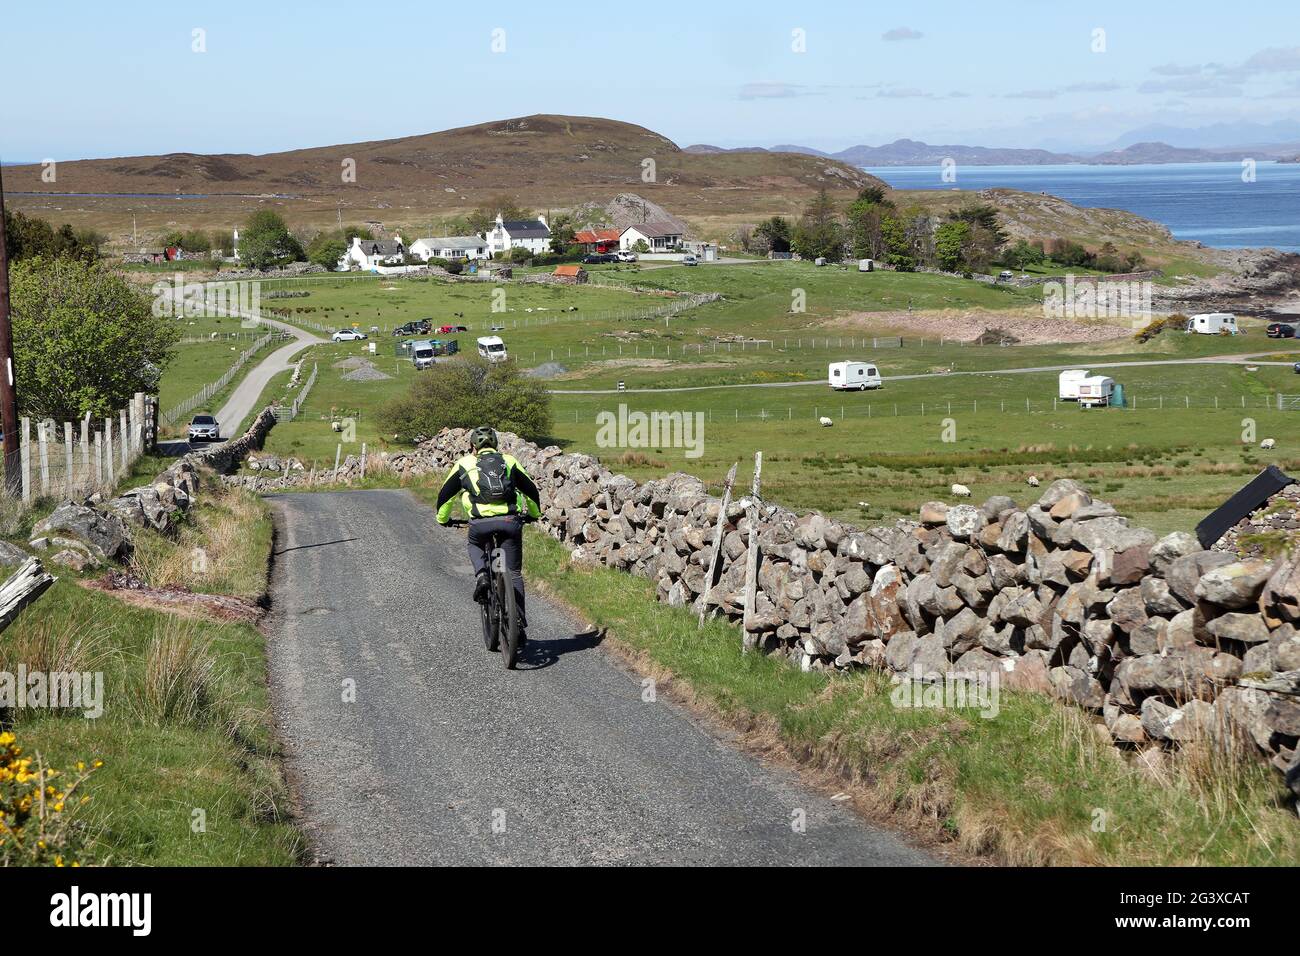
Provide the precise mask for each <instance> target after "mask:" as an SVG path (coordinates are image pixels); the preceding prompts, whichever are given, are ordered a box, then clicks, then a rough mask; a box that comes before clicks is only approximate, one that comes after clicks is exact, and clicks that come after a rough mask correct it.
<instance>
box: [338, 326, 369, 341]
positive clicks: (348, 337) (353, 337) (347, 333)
mask: <svg viewBox="0 0 1300 956" xmlns="http://www.w3.org/2000/svg"><path fill="white" fill-rule="evenodd" d="M365 337H366V333H364V332H359V331H357V330H356V329H339V330H338V331H337V332H335V333H334V334H333V335H331V336H330V338H331V339H333V340H334V341H335V342H359V341H361V340H362V339H364V338H365Z"/></svg>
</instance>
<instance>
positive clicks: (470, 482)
mask: <svg viewBox="0 0 1300 956" xmlns="http://www.w3.org/2000/svg"><path fill="white" fill-rule="evenodd" d="M489 452H493V453H497V454H501V453H499V452H497V450H496V449H495V448H481V449H479V451H478V454H471V455H465V456H463V457H461V458H458V459H457V460H456V464H454V465H452V466H451V471H449V472H447V477H446V478H444V479H443V482H442V488H441V490H439V492H438V524H446V523H447V522H448V521H450V520H451V511H452V507H453V506H454V505H455V503H456V498H457V496H458V495H459V497H460V506H461V509H462V510H463V511H464V512H465V514H466V515H468V516H469V517H471V518H496V517H500V516H501V515H510V514H527V515H530V516H531V517H534V518H538V517H541V514H542V504H541V496H540V494H539V493H538V491H537V485H536V484H534V483H533V479H532V478H530V477H529V475H528V472H526V471H525V470H524V466H523V465H521V464H519V460H518V459H517V458H515V456H514V455H506V454H501V457H502V458H503V459H504V460H505V463H506V470H507V472H508V473H509V475H510V477H511V479H512V480H513V482H514V486H515V500H514V501H507V502H505V503H497V502H488V501H483V500H481V498H480V496H479V488H478V459H479V455H486V454H488V453H489Z"/></svg>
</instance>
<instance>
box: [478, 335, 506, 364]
mask: <svg viewBox="0 0 1300 956" xmlns="http://www.w3.org/2000/svg"><path fill="white" fill-rule="evenodd" d="M478 354H479V355H481V356H483V357H484V358H485V359H487V360H488V361H489V362H504V361H505V360H506V359H508V358H509V357H510V356H509V355H508V354H506V343H504V342H502V341H501V336H499V335H485V336H483V337H482V338H480V339H479V340H478Z"/></svg>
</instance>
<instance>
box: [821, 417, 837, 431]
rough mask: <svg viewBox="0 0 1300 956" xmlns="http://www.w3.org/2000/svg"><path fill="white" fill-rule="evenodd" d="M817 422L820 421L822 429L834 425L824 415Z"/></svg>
mask: <svg viewBox="0 0 1300 956" xmlns="http://www.w3.org/2000/svg"><path fill="white" fill-rule="evenodd" d="M819 420H820V421H821V423H822V428H830V427H831V426H832V425H834V424H835V423H834V422H833V421H831V420H830V419H829V418H827V417H826V416H825V415H823V416H822V417H821V418H820V419H819Z"/></svg>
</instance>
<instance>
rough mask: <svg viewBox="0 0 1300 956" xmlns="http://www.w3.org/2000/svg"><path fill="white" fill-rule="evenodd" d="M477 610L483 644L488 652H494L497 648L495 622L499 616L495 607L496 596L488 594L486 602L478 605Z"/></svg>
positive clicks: (496, 626) (497, 627)
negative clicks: (481, 620)
mask: <svg viewBox="0 0 1300 956" xmlns="http://www.w3.org/2000/svg"><path fill="white" fill-rule="evenodd" d="M478 609H479V614H480V616H481V617H482V618H483V643H484V645H485V646H486V647H487V649H488V650H489V651H496V649H497V647H498V646H499V643H498V638H497V632H498V629H499V626H498V624H497V620H498V619H499V618H500V616H501V615H500V613H499V612H498V610H497V607H496V594H494V593H489V594H488V596H487V600H485V601H484V602H483V603H482V604H480V605H479V606H478Z"/></svg>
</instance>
